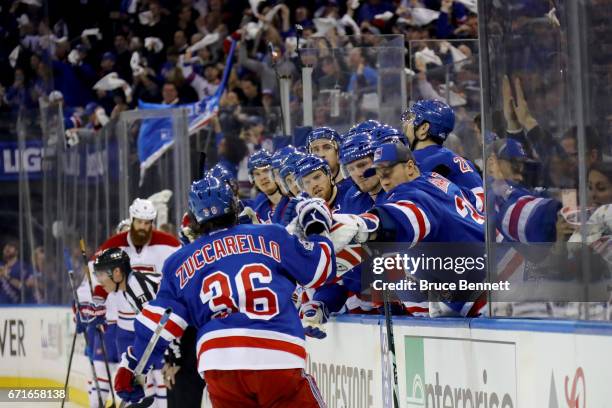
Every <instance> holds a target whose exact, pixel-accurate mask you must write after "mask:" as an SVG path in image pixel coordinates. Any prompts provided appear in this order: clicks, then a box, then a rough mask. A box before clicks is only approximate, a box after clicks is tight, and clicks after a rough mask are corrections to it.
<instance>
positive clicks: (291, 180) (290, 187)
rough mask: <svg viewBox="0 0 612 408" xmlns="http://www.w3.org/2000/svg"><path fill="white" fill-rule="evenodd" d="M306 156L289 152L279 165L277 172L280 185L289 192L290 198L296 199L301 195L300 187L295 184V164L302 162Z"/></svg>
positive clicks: (296, 152)
mask: <svg viewBox="0 0 612 408" xmlns="http://www.w3.org/2000/svg"><path fill="white" fill-rule="evenodd" d="M305 156H306V154H305V153H302V152H300V151H299V150H296V151H294V152H291V153H290V154H289V155H288V156H287V158H286V159H285V160H284V161H283V163H282V164H281V168H280V170H279V175H280V178H281V183H283V184H284V186H285V189H286V190H287V191H289V192H291V196H292V197H298V196H300V195H301V194H302V191H301V190H300V186H299V184H298V182H297V178H296V173H297V168H296V165H297V163H298V162H299V161H300V160H302V159H303V158H304V157H305Z"/></svg>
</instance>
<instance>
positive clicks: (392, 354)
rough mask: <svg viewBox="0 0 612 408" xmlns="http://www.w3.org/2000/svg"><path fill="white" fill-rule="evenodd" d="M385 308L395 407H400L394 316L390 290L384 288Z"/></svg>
mask: <svg viewBox="0 0 612 408" xmlns="http://www.w3.org/2000/svg"><path fill="white" fill-rule="evenodd" d="M383 309H384V311H385V325H386V328H387V348H388V349H389V358H390V359H391V365H392V370H393V407H394V408H399V386H398V384H397V362H396V361H395V340H394V338H393V316H392V315H391V306H390V300H389V290H388V289H387V288H386V287H385V289H384V290H383Z"/></svg>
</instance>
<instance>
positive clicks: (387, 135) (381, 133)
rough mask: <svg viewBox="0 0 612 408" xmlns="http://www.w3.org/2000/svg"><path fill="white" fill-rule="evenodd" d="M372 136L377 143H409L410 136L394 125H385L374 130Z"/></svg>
mask: <svg viewBox="0 0 612 408" xmlns="http://www.w3.org/2000/svg"><path fill="white" fill-rule="evenodd" d="M371 134H372V137H373V138H374V140H375V141H376V142H377V143H380V144H383V143H403V144H405V145H408V138H407V137H406V136H405V135H404V134H403V133H402V132H401V131H400V130H398V129H396V128H394V127H393V126H389V125H383V126H380V127H377V128H376V129H374V130H373V131H372V133H371Z"/></svg>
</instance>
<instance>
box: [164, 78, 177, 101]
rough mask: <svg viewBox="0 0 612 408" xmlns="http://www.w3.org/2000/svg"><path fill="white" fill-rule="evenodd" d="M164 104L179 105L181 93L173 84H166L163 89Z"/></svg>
mask: <svg viewBox="0 0 612 408" xmlns="http://www.w3.org/2000/svg"><path fill="white" fill-rule="evenodd" d="M162 103H163V104H166V105H176V104H178V103H179V93H178V89H176V85H175V84H174V83H173V82H166V83H165V84H164V87H163V88H162Z"/></svg>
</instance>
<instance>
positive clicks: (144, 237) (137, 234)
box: [130, 226, 153, 246]
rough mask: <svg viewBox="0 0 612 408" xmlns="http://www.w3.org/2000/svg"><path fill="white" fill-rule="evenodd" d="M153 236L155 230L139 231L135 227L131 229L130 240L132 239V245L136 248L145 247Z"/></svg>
mask: <svg viewBox="0 0 612 408" xmlns="http://www.w3.org/2000/svg"><path fill="white" fill-rule="evenodd" d="M151 234H153V228H151V229H150V230H148V231H144V230H137V229H135V228H134V226H131V227H130V238H132V243H133V244H134V246H144V245H146V244H147V243H148V242H149V240H150V239H151Z"/></svg>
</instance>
